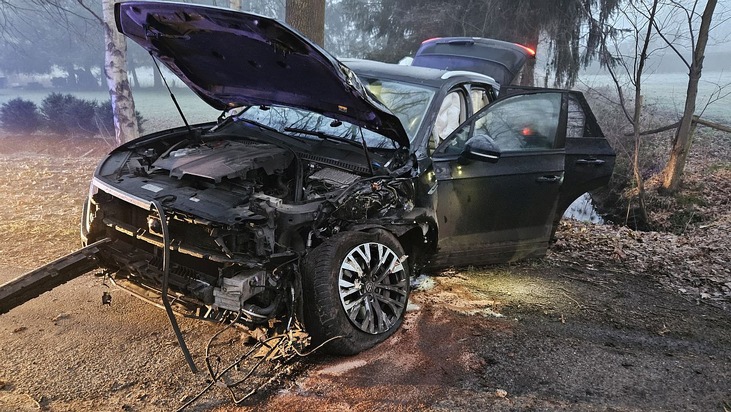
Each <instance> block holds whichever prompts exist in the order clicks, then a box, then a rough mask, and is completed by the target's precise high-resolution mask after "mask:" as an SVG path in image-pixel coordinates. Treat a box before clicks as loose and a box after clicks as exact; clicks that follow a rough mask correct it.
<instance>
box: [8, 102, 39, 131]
mask: <svg viewBox="0 0 731 412" xmlns="http://www.w3.org/2000/svg"><path fill="white" fill-rule="evenodd" d="M0 125H2V128H3V129H5V130H7V131H9V132H13V133H33V132H35V131H36V130H38V129H39V128H40V127H41V116H40V114H39V113H38V107H37V106H36V104H35V103H33V102H31V101H30V100H23V99H21V98H16V99H13V100H10V101H8V102H7V103H3V105H2V107H0Z"/></svg>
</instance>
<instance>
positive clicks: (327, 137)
mask: <svg viewBox="0 0 731 412" xmlns="http://www.w3.org/2000/svg"><path fill="white" fill-rule="evenodd" d="M284 131H285V132H292V133H301V134H306V135H310V136H317V137H319V138H320V139H322V140H335V141H337V142H343V143H347V144H349V145H352V146H355V147H357V148H361V147H362V146H361V144H360V143H358V142H356V141H355V140H350V139H346V138H345V137H340V136H333V135H329V134H327V133H325V132H320V131H317V130H307V129H299V128H297V127H285V128H284Z"/></svg>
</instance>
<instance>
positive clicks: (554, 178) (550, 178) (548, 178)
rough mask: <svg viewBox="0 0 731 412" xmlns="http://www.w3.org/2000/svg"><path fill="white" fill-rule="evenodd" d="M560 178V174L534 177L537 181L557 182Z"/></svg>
mask: <svg viewBox="0 0 731 412" xmlns="http://www.w3.org/2000/svg"><path fill="white" fill-rule="evenodd" d="M560 180H561V176H541V177H539V178H537V179H536V182H538V183H557V182H559V181H560Z"/></svg>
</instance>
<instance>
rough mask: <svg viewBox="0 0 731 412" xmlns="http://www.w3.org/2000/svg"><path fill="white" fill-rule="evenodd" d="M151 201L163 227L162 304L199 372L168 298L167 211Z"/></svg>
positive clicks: (168, 233) (168, 238)
mask: <svg viewBox="0 0 731 412" xmlns="http://www.w3.org/2000/svg"><path fill="white" fill-rule="evenodd" d="M150 203H152V206H153V207H154V208H155V210H157V214H158V216H160V228H161V229H162V240H163V252H162V304H163V305H164V306H165V312H167V314H168V318H170V324H172V325H173V331H174V332H175V336H176V337H177V338H178V344H179V345H180V350H182V351H183V355H185V361H186V362H188V366H190V370H191V371H192V372H193V373H198V369H197V368H196V367H195V363H193V357H192V356H191V355H190V351H189V350H188V346H186V345H185V340H184V339H183V334H182V333H180V328H179V327H178V322H177V321H176V320H175V314H174V313H173V308H172V307H171V306H170V301H169V300H168V278H169V277H170V232H169V231H168V223H167V220H166V217H165V212H164V211H163V209H162V203H160V201H159V200H156V199H153V200H152V201H151V202H150Z"/></svg>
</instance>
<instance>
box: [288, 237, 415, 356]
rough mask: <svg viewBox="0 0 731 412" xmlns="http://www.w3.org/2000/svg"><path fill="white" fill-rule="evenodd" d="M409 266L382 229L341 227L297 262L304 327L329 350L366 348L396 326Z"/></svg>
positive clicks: (404, 300) (402, 310) (400, 317)
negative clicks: (300, 269) (346, 229)
mask: <svg viewBox="0 0 731 412" xmlns="http://www.w3.org/2000/svg"><path fill="white" fill-rule="evenodd" d="M409 273H410V272H409V266H408V263H407V262H406V258H405V256H404V250H403V248H402V247H401V244H400V243H399V242H398V240H397V239H396V238H395V237H394V236H393V235H391V234H390V233H388V232H385V231H375V232H343V233H339V234H337V235H335V236H333V237H332V238H330V239H328V240H326V241H325V242H323V243H322V244H321V245H319V246H318V247H317V248H315V249H313V250H312V251H311V252H310V253H309V254H308V255H307V258H306V259H305V263H304V265H303V273H302V275H303V279H302V289H303V299H304V314H305V327H306V329H307V331H308V332H309V333H310V335H311V336H312V338H313V343H314V344H318V343H321V342H325V341H327V340H328V339H333V340H332V341H330V342H329V343H328V345H327V349H328V351H329V352H331V353H336V354H342V355H352V354H356V353H358V352H361V351H363V350H365V349H368V348H371V347H372V346H374V345H376V344H377V343H379V342H381V341H383V340H385V339H386V338H388V337H389V336H391V335H392V334H393V333H394V332H395V331H396V330H397V329H398V328H399V326H401V322H402V321H403V317H404V313H405V312H406V304H407V301H408V297H409Z"/></svg>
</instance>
